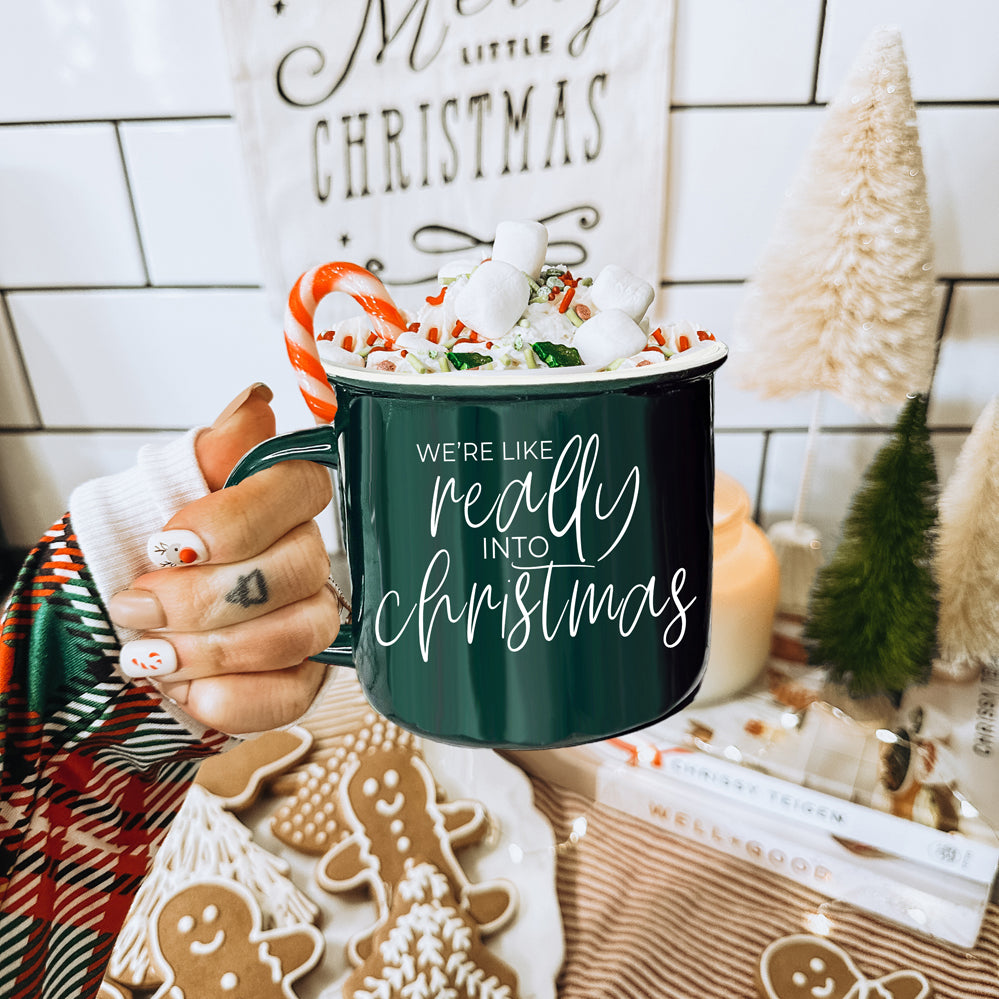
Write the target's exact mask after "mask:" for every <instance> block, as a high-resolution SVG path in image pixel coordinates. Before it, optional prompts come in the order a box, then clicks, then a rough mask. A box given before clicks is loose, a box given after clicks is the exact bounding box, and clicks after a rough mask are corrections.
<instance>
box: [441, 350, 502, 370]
mask: <svg viewBox="0 0 999 999" xmlns="http://www.w3.org/2000/svg"><path fill="white" fill-rule="evenodd" d="M447 359H448V361H449V362H450V363H451V366H452V367H454V368H457V369H458V371H468V369H469V368H481V367H482V365H483V364H489V363H490V361H492V358H491V357H490V356H489V355H488V354H473V353H471V352H469V353H467V354H465V353H462V354H456V353H455V352H454V351H453V350H449V351H448V352H447Z"/></svg>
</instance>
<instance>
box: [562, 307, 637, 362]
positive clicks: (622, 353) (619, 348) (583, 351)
mask: <svg viewBox="0 0 999 999" xmlns="http://www.w3.org/2000/svg"><path fill="white" fill-rule="evenodd" d="M645 342H646V339H645V334H644V333H643V332H642V328H641V326H639V325H638V323H636V322H635V320H634V319H632V318H631V316H629V315H628V314H627V313H625V312H622V311H621V310H620V309H605V310H604V311H603V312H598V313H597V314H596V315H595V316H594V317H593V318H592V319H587V320H586V322H585V323H583V325H582V326H580V327H579V329H578V330H576V338H575V340H573V342H572V345H573V346H574V347H575V348H576V350H578V351H579V356H580V358H581V359H582V361H583V364H593V365H596V367H598V368H602V367H604V366H605V365H607V364H610V363H611V361H616V360H617V359H618V358H619V357H631V355H632V354H637V353H638V352H639V351H640V350H641V349H642V348H643V347H644V346H645Z"/></svg>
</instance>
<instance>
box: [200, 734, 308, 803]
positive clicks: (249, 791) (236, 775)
mask: <svg viewBox="0 0 999 999" xmlns="http://www.w3.org/2000/svg"><path fill="white" fill-rule="evenodd" d="M311 746H312V734H311V733H310V732H309V731H308V730H307V729H304V728H302V727H301V726H300V725H292V726H291V727H290V728H284V729H275V730H274V731H272V732H264V733H263V734H262V735H258V736H256V737H254V738H252V739H247V740H246V741H245V742H241V743H240V744H239V745H238V746H236V747H235V748H234V749H230V750H228V751H226V752H224V753H219V754H217V755H216V756H209V757H208V758H207V759H206V760H204V761H203V762H202V764H201V766H200V767H199V768H198V776H197V777H196V778H195V781H196V783H198V784H200V785H201V787H203V788H205V789H206V790H208V791H211V793H212V794H214V795H215V796H216V797H217V798H218V799H219V801H220V802H221V804H222V805H223V806H224V807H226V808H228V809H230V810H231V811H233V812H241V811H244V810H246V809H248V808H249V807H250V806H251V805H253V804H254V803H255V802H256V800H257V798H258V797H259V796H260V793H261V791H262V790H263V786H264V784H265V782H266V781H267V780H268V779H269V778H271V777H273V776H276V775H277V774H281V773H284V771H285V770H288V769H289V768H290V767H291V766H292V765H293V764H295V763H297V762H298V761H299V760H300V759H301V758H302V757H303V756H305V754H306V753H308V751H309V749H310V748H311Z"/></svg>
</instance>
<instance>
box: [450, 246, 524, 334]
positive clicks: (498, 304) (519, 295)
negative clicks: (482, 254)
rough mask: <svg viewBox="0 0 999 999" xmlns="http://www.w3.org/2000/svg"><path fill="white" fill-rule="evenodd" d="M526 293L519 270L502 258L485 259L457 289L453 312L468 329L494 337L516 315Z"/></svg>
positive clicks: (502, 332) (513, 322)
mask: <svg viewBox="0 0 999 999" xmlns="http://www.w3.org/2000/svg"><path fill="white" fill-rule="evenodd" d="M530 297H531V283H530V281H528V279H527V275H526V274H525V273H524V272H523V271H521V270H520V269H519V268H517V267H514V266H513V264H509V263H506V262H505V261H503V260H486V261H484V262H483V263H481V264H479V266H478V267H477V268H476V269H475V270H474V271H473V272H472V276H471V277H470V278H469V279H468V284H466V285H465V287H464V288H462V289H461V290H460V291H459V292H458V294H457V297H456V299H455V303H454V314H455V315H456V316H457V317H458V318H459V319H460V320H461V321H462V322H463V323H464V324H465V326H467V327H468V328H469V329H471V330H475V332H476V333H481V334H482V336H484V337H488V338H489V339H490V340H495V339H498V338H499V337H501V336H502V335H503V334H504V333H506V332H507V331H508V330H509V329H510V328H511V327H512V326H513V325H514V324H515V323H516V322H517V320H518V319H520V317H521V316H522V315H523V314H524V309H526V308H527V303H528V300H529V299H530Z"/></svg>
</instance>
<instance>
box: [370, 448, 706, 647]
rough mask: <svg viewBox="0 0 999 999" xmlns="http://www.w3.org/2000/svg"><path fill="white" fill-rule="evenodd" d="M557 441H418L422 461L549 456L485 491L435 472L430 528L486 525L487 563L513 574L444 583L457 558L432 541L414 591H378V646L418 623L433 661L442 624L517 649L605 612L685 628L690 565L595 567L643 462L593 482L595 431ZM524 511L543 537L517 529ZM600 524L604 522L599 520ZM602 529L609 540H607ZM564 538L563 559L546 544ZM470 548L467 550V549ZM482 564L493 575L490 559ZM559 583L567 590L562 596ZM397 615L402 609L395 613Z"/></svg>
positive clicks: (622, 526)
mask: <svg viewBox="0 0 999 999" xmlns="http://www.w3.org/2000/svg"><path fill="white" fill-rule="evenodd" d="M552 444H553V442H552V441H549V440H536V441H529V440H517V441H501V442H498V443H496V444H494V443H493V442H491V441H481V442H461V441H440V442H435V443H427V444H418V445H417V448H416V450H417V457H418V458H419V461H420V462H421V463H423V464H427V463H433V464H437V463H446V464H451V463H455V462H460V461H464V462H466V463H473V462H481V461H492V460H494V458H493V455H494V454H496V455H497V456H498V457H499V459H500V460H503V461H512V460H520V461H530V462H536V463H540V462H545V461H547V462H553V464H552V465H551V466H550V469H549V470H547V471H545V472H541V471H540V470H539V469H536V468H535V469H529V470H527V471H526V472H525V473H523V474H522V475H519V476H518V477H516V478H510V479H506V480H505V481H504V482H503V484H502V487H501V488H500V491H499V493H498V495H495V496H492V497H490V496H488V495H484V492H485V490H484V488H483V485H482V483H481V482H472V483H471V484H469V485H461V486H459V481H461V479H460V477H459V478H456V477H454V476H446V475H443V474H438V475H437V476H436V479H435V481H434V485H433V493H432V496H431V500H430V509H429V523H428V528H429V534H430V537H432V538H436V537H437V536H438V534H439V532H440V530H441V526H442V524H446V523H447V522H448V519H449V518H456V519H457V526H458V527H459V528H460V530H461V532H462V533H464V532H466V531H468V532H471V531H481V530H483V529H486V530H487V532H488V533H486V534H485V536H483V537H482V538H481V546H482V548H481V557H482V560H483V562H485V563H490V564H493V563H499V565H500V566H503V565H506V566H507V567H508V569H509V572H510V575H509V576H508V577H507V578H506V579H505V580H501V581H496V580H495V579H494V581H493V582H491V583H485V584H483V583H480V582H478V581H475V582H472V583H471V585H470V588H469V589H468V592H466V593H453V592H450V590H449V586H448V584H449V583H451V586H452V587H453V585H454V581H453V578H452V556H451V553H450V552H449V551H448V550H447V549H446V548H443V547H442V548H440V549H438V551H437V552H436V553H435V554H434V555H433V557H432V558H431V559H430V562H429V564H428V565H427V568H426V570H425V572H424V575H423V579H422V581H421V582H420V585H419V594H418V595H416V596H412V595H410V596H406V595H405V594H404V593H402V592H400V591H399V590H397V589H393V590H389V591H388V592H387V593H385V594H384V595H383V596H382V599H381V601H380V603H379V605H378V609H377V613H376V615H375V628H374V631H375V640H376V641H377V642H378V644H379V645H382V646H383V647H389V646H392V645H395V644H396V643H397V642H399V641H400V640H401V639H402V637H403V636H404V635H405V634H407V633H412V632H413V631H415V632H416V636H417V639H418V643H419V648H420V655H421V657H422V659H423V661H424V662H428V661H429V659H430V655H431V650H432V648H433V647H434V638H435V635H439V634H440V633H441V631H442V630H445V629H447V628H449V627H451V628H453V627H455V626H458V627H460V628H461V630H463V631H464V639H465V641H466V642H467V643H468V644H469V645H471V644H472V643H473V641H475V640H476V636H479V637H480V638H481V637H482V636H483V633H484V632H487V631H489V630H492V633H493V636H494V637H498V638H499V639H500V640H501V641H502V642H503V643H504V644H505V645H506V647H507V648H508V649H509V650H510V651H511V652H518V651H520V650H521V649H523V648H524V647H525V646H526V645H527V644H528V642H529V641H530V640H531V638H532V636H538V637H539V640H541V641H544V642H549V643H550V642H556V641H558V640H560V638H562V637H564V636H568V637H575V636H576V635H578V634H579V633H580V632H581V631H582V630H583V629H584V628H585V627H586V626H590V627H592V626H594V625H596V624H598V622H601V621H603V622H610V623H611V624H612V625H614V626H615V627H616V630H617V632H618V633H619V634H620V635H621V637H622V638H627V637H628V636H630V635H631V634H632V633H633V632H634V631H635V630H636V629H637V628H638V627H639V625H640V624H641V622H642V621H643V620H646V619H649V618H652V619H654V620H659V619H662V621H663V624H664V627H663V631H662V644H663V646H664V647H666V648H668V649H672V648H675V647H676V646H678V645H679V644H680V642H681V641H682V640H683V638H684V636H685V634H686V631H687V612H688V611H689V610H690V608H691V606H693V604H694V603H695V601H696V600H697V597H696V596H690V597H689V598H688V597H686V596H685V595H684V592H683V591H684V587H685V585H686V582H687V571H686V569H685V568H678V569H676V570H675V571H674V572H673V573H672V574H671V576H669V577H668V578H665V577H663V578H657V577H656V576H655V575H652V576H650V577H649V578H648V579H644V580H640V581H638V582H635V583H634V584H632V585H630V586H628V587H623V586H622V585H621V583H620V581H617V582H614V583H607V582H603V581H602V579H603V578H604V577H603V576H602V575H601V573H600V572H599V571H598V570H597V564H598V563H600V562H601V561H603V560H604V559H606V558H607V557H608V556H609V555H611V554H612V553H613V552H614V551H615V550H616V549H617V548H618V546H619V545H620V544H621V542H622V540H623V539H624V537H625V536H626V534H627V533H628V530H629V529H630V528H631V527H632V524H633V521H634V518H635V512H636V510H637V509H638V501H639V494H640V491H641V473H640V471H639V469H638V466H633V467H632V468H631V469H630V470H628V471H627V472H626V474H625V475H624V478H623V481H621V482H620V483H619V484H608V483H606V482H599V481H596V480H595V470H596V468H597V467H598V460H599V455H600V447H601V442H600V437H599V435H598V434H591V435H590V436H589V437H588V438H586V440H585V441H584V439H583V436H582V435H581V434H576V435H574V436H573V437H571V438H570V439H569V440H568V441H567V442H566V443H565V444H564V446H563V447H562V449H561V451H560V452H559V453H558V454H557V456H556V455H555V454H554V452H553V447H552ZM465 474H466V475H467V473H465ZM542 511H543V513H542ZM535 515H539V516H535ZM518 518H519V521H518ZM524 518H527V520H528V522H529V523H530V526H531V527H533V528H534V530H535V531H537V529H538V528H540V527H542V525H543V526H544V528H546V529H547V531H548V536H546V535H545V534H543V533H542V534H538V533H530V532H527V531H522V532H521V533H519V534H517V533H513V531H514V530H515V525H518V523H523V521H524ZM604 524H607V526H608V527H609V530H603V529H601V525H604ZM598 529H599V530H598ZM598 534H599V538H600V540H599V542H598V543H596V544H595V543H594V541H595V539H596V537H597V536H598ZM609 534H613V540H611V541H610V542H609V543H608V541H607V540H606V539H607V536H608V535H609ZM561 538H566V543H565V544H564V545H563V546H562V547H563V549H565V547H566V546H568V551H565V552H564V556H568V557H564V556H563V559H562V560H559V559H558V557H557V556H556V555H553V554H552V551H553V542H554V541H556V540H557V539H561ZM469 542H471V538H469ZM478 543H479V539H476V540H475V544H478ZM570 552H571V553H572V554H569V553H570ZM468 554H470V552H469V551H468V550H465V551H463V552H462V553H461V557H462V559H464V558H466V557H467V556H468ZM467 569H468V566H467V565H463V570H464V571H462V572H461V574H460V576H459V577H458V578H462V579H464V578H465V573H466V572H467ZM489 572H490V574H491V577H494V576H495V573H496V567H495V565H494V566H493V567H492V568H490V570H489ZM617 578H618V577H617V576H615V579H617ZM556 584H557V585H556ZM557 593H558V594H567V596H564V595H563V596H561V597H557V596H556V595H555V594H557ZM401 614H404V615H405V617H404V618H403V619H402V620H401V623H400V621H399V620H398V619H399V616H400V615H401ZM390 618H391V619H392V620H393V622H394V623H392V624H391V625H390V624H389V619H390Z"/></svg>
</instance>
